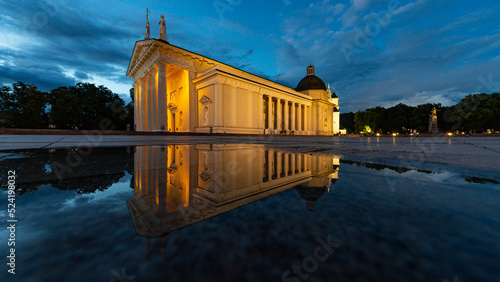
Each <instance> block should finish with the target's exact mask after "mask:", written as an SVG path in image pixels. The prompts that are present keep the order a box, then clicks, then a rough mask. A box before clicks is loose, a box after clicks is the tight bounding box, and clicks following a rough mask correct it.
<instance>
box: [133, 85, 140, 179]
mask: <svg viewBox="0 0 500 282" xmlns="http://www.w3.org/2000/svg"><path fill="white" fill-rule="evenodd" d="M138 88H139V87H138V86H137V83H134V124H133V125H132V130H134V131H136V130H137V124H138V118H137V96H138V93H137V91H138ZM136 186H137V185H136Z"/></svg>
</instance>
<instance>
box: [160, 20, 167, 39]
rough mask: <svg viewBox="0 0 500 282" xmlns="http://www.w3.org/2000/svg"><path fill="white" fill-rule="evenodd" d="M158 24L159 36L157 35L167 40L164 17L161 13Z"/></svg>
mask: <svg viewBox="0 0 500 282" xmlns="http://www.w3.org/2000/svg"><path fill="white" fill-rule="evenodd" d="M159 24H160V36H159V38H160V39H162V40H165V41H167V27H166V25H165V18H164V17H163V15H161V20H160V22H159Z"/></svg>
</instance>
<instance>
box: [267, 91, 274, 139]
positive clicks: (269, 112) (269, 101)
mask: <svg viewBox="0 0 500 282" xmlns="http://www.w3.org/2000/svg"><path fill="white" fill-rule="evenodd" d="M267 97H268V98H267V128H268V129H269V131H268V133H269V134H271V129H272V128H273V124H272V122H273V121H272V120H273V119H272V115H273V111H272V109H271V107H272V101H273V99H272V98H271V96H267Z"/></svg>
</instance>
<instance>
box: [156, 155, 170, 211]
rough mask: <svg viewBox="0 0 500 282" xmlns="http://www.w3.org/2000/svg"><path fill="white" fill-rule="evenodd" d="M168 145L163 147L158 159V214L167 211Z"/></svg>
mask: <svg viewBox="0 0 500 282" xmlns="http://www.w3.org/2000/svg"><path fill="white" fill-rule="evenodd" d="M167 167H168V147H161V149H160V153H159V161H158V173H159V176H158V198H159V200H158V214H159V215H160V216H161V215H164V214H166V213H167V184H168V181H167V177H168V174H167Z"/></svg>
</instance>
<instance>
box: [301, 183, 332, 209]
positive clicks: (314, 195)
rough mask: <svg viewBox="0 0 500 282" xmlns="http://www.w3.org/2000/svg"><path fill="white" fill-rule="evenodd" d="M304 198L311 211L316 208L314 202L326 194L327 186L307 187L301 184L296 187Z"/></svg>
mask: <svg viewBox="0 0 500 282" xmlns="http://www.w3.org/2000/svg"><path fill="white" fill-rule="evenodd" d="M295 189H297V192H299V195H300V196H301V197H302V199H304V200H306V206H307V209H308V210H309V211H313V210H314V202H315V201H317V200H318V199H319V198H321V196H323V194H325V191H326V187H307V186H302V185H299V186H297V187H295Z"/></svg>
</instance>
